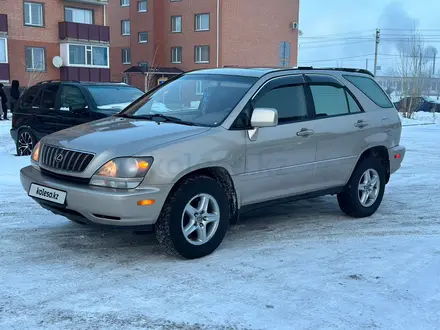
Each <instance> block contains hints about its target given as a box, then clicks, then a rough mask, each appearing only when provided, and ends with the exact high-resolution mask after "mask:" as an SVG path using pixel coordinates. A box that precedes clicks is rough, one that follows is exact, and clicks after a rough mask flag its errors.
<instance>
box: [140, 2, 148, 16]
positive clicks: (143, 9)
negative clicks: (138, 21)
mask: <svg viewBox="0 0 440 330" xmlns="http://www.w3.org/2000/svg"><path fill="white" fill-rule="evenodd" d="M146 11H148V6H147V0H144V1H138V12H140V13H144V12H146Z"/></svg>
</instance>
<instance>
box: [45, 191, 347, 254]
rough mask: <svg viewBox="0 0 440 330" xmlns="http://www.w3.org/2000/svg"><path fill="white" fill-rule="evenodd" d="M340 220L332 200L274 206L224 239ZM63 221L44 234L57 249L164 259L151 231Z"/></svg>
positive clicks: (244, 219) (245, 219) (249, 215)
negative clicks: (256, 232)
mask: <svg viewBox="0 0 440 330" xmlns="http://www.w3.org/2000/svg"><path fill="white" fill-rule="evenodd" d="M59 218H60V220H61V219H63V218H62V217H59ZM343 218H345V219H347V217H346V216H344V215H343V214H342V212H341V211H340V210H339V208H338V205H337V202H336V200H335V198H332V197H319V198H313V199H308V200H303V201H296V202H289V203H284V204H277V205H273V206H270V207H264V208H258V209H253V210H251V211H248V212H246V213H243V214H241V215H240V220H239V222H238V223H237V224H236V225H232V226H231V228H230V232H231V234H230V235H229V234H228V235H227V240H228V241H230V240H234V239H235V238H234V237H236V235H237V233H238V232H239V236H240V237H242V236H244V237H245V238H252V237H253V236H254V234H255V231H274V230H277V228H286V227H287V228H288V229H289V230H292V231H295V230H296V229H301V228H302V227H303V226H304V225H307V226H318V227H319V226H320V227H328V226H331V224H332V223H337V222H338V221H340V220H341V219H343ZM65 221H66V222H65V223H63V224H61V225H59V226H57V227H56V228H53V227H52V228H51V230H50V232H48V233H47V234H48V236H49V237H50V238H51V240H52V242H53V243H55V244H56V245H57V246H58V248H59V249H61V250H64V251H76V252H80V253H81V254H84V253H87V254H89V253H91V254H98V255H99V254H103V255H117V256H118V258H119V259H120V258H122V257H123V256H125V258H129V259H130V256H131V257H133V258H135V259H136V256H139V255H141V256H142V258H143V260H145V257H147V256H148V259H150V258H153V259H163V258H164V257H165V258H167V256H166V255H165V254H164V252H163V250H162V249H161V247H160V246H159V243H158V242H157V240H156V238H155V236H154V234H153V233H152V232H144V231H133V230H130V229H113V228H111V229H110V228H99V227H93V226H87V225H79V224H76V223H72V222H70V221H67V220H65ZM278 230H280V229H278ZM240 237H237V239H241V238H240Z"/></svg>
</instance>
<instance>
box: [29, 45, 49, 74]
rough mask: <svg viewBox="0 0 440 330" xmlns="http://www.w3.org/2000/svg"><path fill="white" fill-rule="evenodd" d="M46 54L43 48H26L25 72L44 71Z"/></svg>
mask: <svg viewBox="0 0 440 330" xmlns="http://www.w3.org/2000/svg"><path fill="white" fill-rule="evenodd" d="M45 70H46V54H45V50H44V48H39V47H26V71H45Z"/></svg>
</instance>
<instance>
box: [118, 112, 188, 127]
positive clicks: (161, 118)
mask: <svg viewBox="0 0 440 330" xmlns="http://www.w3.org/2000/svg"><path fill="white" fill-rule="evenodd" d="M119 116H120V117H124V118H131V119H144V120H152V121H154V122H156V123H164V122H168V123H175V124H181V125H188V126H195V124H194V123H193V122H190V121H185V120H182V119H180V118H177V117H173V116H167V115H163V114H161V113H155V114H154V115H139V116H136V115H126V114H120V115H119Z"/></svg>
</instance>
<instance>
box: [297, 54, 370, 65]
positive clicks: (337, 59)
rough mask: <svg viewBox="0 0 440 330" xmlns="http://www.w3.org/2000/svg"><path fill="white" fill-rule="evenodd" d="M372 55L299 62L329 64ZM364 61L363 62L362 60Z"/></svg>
mask: <svg viewBox="0 0 440 330" xmlns="http://www.w3.org/2000/svg"><path fill="white" fill-rule="evenodd" d="M371 55H374V54H364V55H357V56H347V57H339V58H332V59H328V60H312V61H300V62H313V63H317V62H330V61H339V60H348V59H351V58H359V57H367V56H371ZM362 61H364V60H362Z"/></svg>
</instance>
